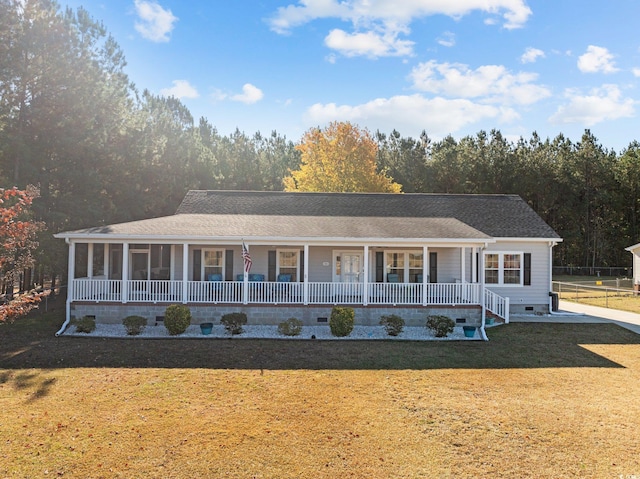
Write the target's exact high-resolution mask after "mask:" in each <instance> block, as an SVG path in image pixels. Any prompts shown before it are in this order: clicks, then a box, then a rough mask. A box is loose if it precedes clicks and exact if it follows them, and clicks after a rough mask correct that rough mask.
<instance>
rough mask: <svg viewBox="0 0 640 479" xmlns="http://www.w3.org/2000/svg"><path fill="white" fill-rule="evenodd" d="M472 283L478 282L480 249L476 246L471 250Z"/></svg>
mask: <svg viewBox="0 0 640 479" xmlns="http://www.w3.org/2000/svg"><path fill="white" fill-rule="evenodd" d="M471 256H472V257H471V282H472V283H477V282H478V247H477V246H474V247H473V249H472V250H471Z"/></svg>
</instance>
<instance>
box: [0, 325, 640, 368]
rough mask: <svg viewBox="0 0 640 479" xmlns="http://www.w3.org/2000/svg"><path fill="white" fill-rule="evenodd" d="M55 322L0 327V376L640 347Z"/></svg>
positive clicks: (548, 332)
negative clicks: (227, 335)
mask: <svg viewBox="0 0 640 479" xmlns="http://www.w3.org/2000/svg"><path fill="white" fill-rule="evenodd" d="M61 322H62V321H61V320H60V317H59V314H58V315H42V316H40V315H35V316H33V317H31V318H26V319H23V320H19V321H17V322H15V323H13V324H5V325H0V370H1V369H28V368H42V369H57V368H76V367H96V368H102V367H124V368H208V369H267V370H269V369H271V370H282V369H310V370H316V369H342V370H347V369H356V370H357V369H389V370H394V369H414V370H421V369H505V368H557V367H563V368H566V367H598V368H619V367H623V366H621V365H620V364H618V363H616V362H613V361H611V360H609V359H607V358H606V357H603V356H600V355H598V354H595V353H593V352H591V351H589V350H587V349H586V348H583V347H582V346H581V345H583V344H584V345H587V344H640V336H639V335H636V334H634V333H632V332H630V331H628V330H626V329H623V328H621V327H619V326H615V325H613V324H551V323H538V324H525V323H512V324H509V325H506V326H500V327H496V328H491V329H489V330H488V336H489V339H490V341H489V342H482V341H443V342H435V341H434V342H419V341H415V342H406V341H317V340H315V341H314V340H290V341H288V340H253V339H241V338H234V339H219V340H217V339H207V340H200V339H178V338H175V339H173V338H172V339H135V338H126V339H105V338H95V337H92V338H79V337H59V338H56V337H54V333H55V332H56V330H57V329H58V327H59V325H60V324H61Z"/></svg>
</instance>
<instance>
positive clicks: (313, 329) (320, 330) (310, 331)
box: [62, 324, 482, 341]
mask: <svg viewBox="0 0 640 479" xmlns="http://www.w3.org/2000/svg"><path fill="white" fill-rule="evenodd" d="M243 328H244V332H243V333H242V334H240V335H235V336H233V339H243V338H244V339H287V340H296V339H322V340H327V339H330V340H336V341H347V340H362V339H366V340H368V339H388V340H394V341H398V340H400V341H402V340H405V341H451V340H456V341H460V340H462V341H469V340H471V341H474V340H475V341H477V340H481V339H482V337H481V335H480V333H479V331H478V330H477V329H476V333H475V335H474V336H473V338H467V337H466V336H465V335H464V332H463V330H462V327H459V326H457V327H455V328H454V330H453V333H451V334H450V335H449V336H447V337H446V338H436V337H435V336H434V335H433V334H432V333H431V331H430V330H429V329H428V328H426V327H408V326H405V328H404V329H403V331H402V333H400V335H399V336H395V337H394V336H389V335H388V334H387V333H386V331H385V330H384V328H383V327H382V326H355V327H354V328H353V331H352V332H351V334H350V335H349V336H347V337H345V338H336V337H335V336H332V335H331V330H330V329H329V326H328V325H326V326H303V327H302V334H300V335H299V336H284V335H282V334H280V333H279V332H278V327H277V326H255V325H246V326H244V327H243ZM62 334H63V335H64V336H84V337H101V338H132V339H133V338H198V339H221V338H226V339H229V338H231V337H232V336H231V335H230V334H229V333H228V332H227V331H226V330H225V329H224V326H222V325H221V324H214V326H213V330H212V331H211V334H209V335H204V334H202V332H201V331H200V326H199V325H197V324H195V325H191V326H189V327H188V328H187V330H186V331H185V332H184V333H183V334H180V335H178V336H171V335H169V333H168V332H167V329H166V328H165V327H164V326H147V327H145V328H144V330H143V331H142V333H141V334H139V335H138V336H128V335H127V332H126V330H125V328H124V326H123V325H121V324H96V329H95V330H94V331H93V332H91V333H78V332H76V328H75V326H69V327H68V328H67V329H66V330H65V332H64V333H62Z"/></svg>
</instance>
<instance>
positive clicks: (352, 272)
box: [340, 253, 362, 283]
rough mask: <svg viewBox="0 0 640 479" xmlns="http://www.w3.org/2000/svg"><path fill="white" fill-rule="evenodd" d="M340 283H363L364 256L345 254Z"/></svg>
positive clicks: (343, 255)
mask: <svg viewBox="0 0 640 479" xmlns="http://www.w3.org/2000/svg"><path fill="white" fill-rule="evenodd" d="M340 281H341V282H342V283H360V282H361V281H362V254H361V253H343V254H342V268H341V275H340Z"/></svg>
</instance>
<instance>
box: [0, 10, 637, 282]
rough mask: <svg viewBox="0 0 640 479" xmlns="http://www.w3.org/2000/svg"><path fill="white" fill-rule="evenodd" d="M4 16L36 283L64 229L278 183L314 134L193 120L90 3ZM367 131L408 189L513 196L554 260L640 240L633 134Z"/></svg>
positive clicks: (14, 165)
mask: <svg viewBox="0 0 640 479" xmlns="http://www.w3.org/2000/svg"><path fill="white" fill-rule="evenodd" d="M0 11H1V12H2V14H1V15H0V187H4V188H12V187H17V188H20V189H23V190H24V189H26V188H27V186H28V185H33V186H35V187H36V188H37V190H38V192H39V196H38V197H37V198H35V199H34V200H33V203H32V205H31V209H32V214H33V218H34V220H36V221H38V222H42V223H43V224H44V225H45V228H44V229H43V230H42V231H41V232H40V233H39V236H38V240H39V248H38V249H37V251H36V252H35V254H34V258H35V264H36V267H35V268H34V269H33V271H34V273H33V274H34V276H35V278H36V282H37V280H39V279H40V278H41V277H43V276H45V275H46V276H50V277H51V276H52V277H53V278H59V277H60V276H61V275H63V274H64V272H65V270H66V259H65V258H66V247H65V245H64V244H63V243H62V242H61V241H58V240H54V239H53V237H52V234H53V233H55V232H59V231H63V230H73V229H78V228H83V227H88V226H97V225H102V224H111V223H117V222H125V221H132V220H137V219H142V218H148V217H156V216H162V215H168V214H172V213H174V212H175V210H176V208H177V206H178V204H179V203H180V201H181V200H182V198H183V196H184V194H185V193H186V191H187V190H189V189H239V190H263V191H282V190H283V189H284V188H285V185H284V183H283V179H284V178H292V173H291V172H292V171H296V170H299V171H301V170H300V169H301V166H302V158H303V153H304V145H305V141H306V138H307V137H310V136H313V135H311V133H312V132H311V131H310V133H309V134H307V135H305V137H303V138H302V139H301V140H300V141H299V142H294V141H292V140H291V139H287V138H286V136H283V135H280V134H278V133H277V132H276V131H275V130H274V131H272V132H271V134H269V135H263V134H261V133H260V132H258V133H255V134H253V135H248V134H246V133H244V132H242V131H241V130H239V129H237V130H236V131H235V132H233V133H232V134H228V135H223V134H221V133H220V132H219V131H218V130H217V129H216V127H215V126H214V125H213V124H212V123H211V122H210V121H209V120H208V119H205V118H200V119H199V120H197V121H196V120H195V119H194V118H193V116H192V115H191V113H190V112H189V110H188V108H186V107H185V106H184V105H183V104H182V103H181V102H180V101H179V100H178V99H176V98H173V97H169V98H165V97H162V96H159V95H155V94H153V93H151V92H149V91H147V90H144V89H143V90H142V91H141V90H139V89H138V87H137V86H136V85H134V84H132V82H131V81H130V79H129V78H128V77H127V75H126V74H125V67H126V61H125V56H124V53H123V52H122V50H121V49H120V47H119V45H118V44H117V43H116V42H115V40H114V39H113V38H112V37H111V36H110V35H109V33H108V32H107V30H106V29H105V27H104V26H103V25H102V24H101V23H100V22H98V21H96V20H94V19H93V18H91V17H90V15H89V14H88V13H87V12H86V10H84V9H82V8H79V9H77V10H72V9H69V8H66V9H61V8H60V7H59V6H58V4H57V3H56V2H54V1H53V0H0ZM370 137H371V139H372V140H373V141H374V142H375V145H376V149H375V166H376V168H377V171H378V172H379V173H380V174H381V175H382V176H384V177H388V178H389V181H390V182H394V183H396V184H399V185H401V187H402V191H404V192H407V193H410V192H434V193H495V194H497V193H515V194H518V195H520V196H522V197H523V198H524V199H525V200H526V201H527V202H528V203H529V204H530V205H531V207H532V208H533V209H534V210H535V211H537V212H538V213H539V214H540V215H541V216H542V217H543V218H544V219H545V220H546V221H547V222H548V223H549V224H550V225H551V226H552V227H553V228H555V229H556V231H558V233H559V234H560V235H561V236H563V237H564V242H563V243H561V244H560V245H559V247H558V248H556V256H557V257H556V259H555V261H556V264H563V265H564V264H566V265H581V266H582V265H603V266H606V265H626V264H629V263H630V255H629V254H628V253H626V252H625V251H624V247H626V246H629V245H630V244H633V243H635V242H637V241H638V240H639V239H638V237H639V234H640V232H639V231H638V209H639V205H638V185H639V184H640V177H639V175H640V168H639V167H640V163H639V162H640V159H639V151H640V145H639V144H638V143H637V142H635V141H634V142H631V143H630V145H629V147H628V148H627V149H625V150H624V151H623V152H621V153H619V154H618V153H616V152H614V151H613V150H609V149H607V148H605V147H603V146H602V145H601V144H600V143H599V142H598V140H597V139H596V138H595V137H594V136H593V135H592V134H591V133H590V132H589V131H585V133H584V135H583V136H582V138H581V139H580V141H579V142H575V143H574V142H572V141H570V140H569V139H567V138H565V137H564V136H563V135H561V134H560V135H558V136H557V137H556V138H554V139H542V138H540V137H539V136H538V135H537V134H536V133H533V134H532V136H531V138H529V139H524V138H522V139H520V140H519V141H518V142H515V143H514V142H510V141H508V140H506V139H505V138H504V137H503V136H502V134H501V133H500V132H499V131H497V130H494V131H491V132H490V133H486V132H484V131H481V132H479V133H477V134H476V135H475V136H468V137H465V138H462V139H459V140H456V139H454V138H453V137H451V136H449V137H446V138H444V139H442V140H438V141H433V140H431V139H430V138H429V137H428V135H427V133H423V134H422V135H421V136H420V138H416V139H414V138H411V137H404V136H402V135H401V134H400V133H399V132H397V131H395V130H394V131H392V132H390V133H388V134H385V133H382V132H374V133H372V134H371V135H370ZM289 181H291V180H289ZM627 256H629V257H627ZM29 282H30V281H25V283H27V284H28V283H29Z"/></svg>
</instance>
